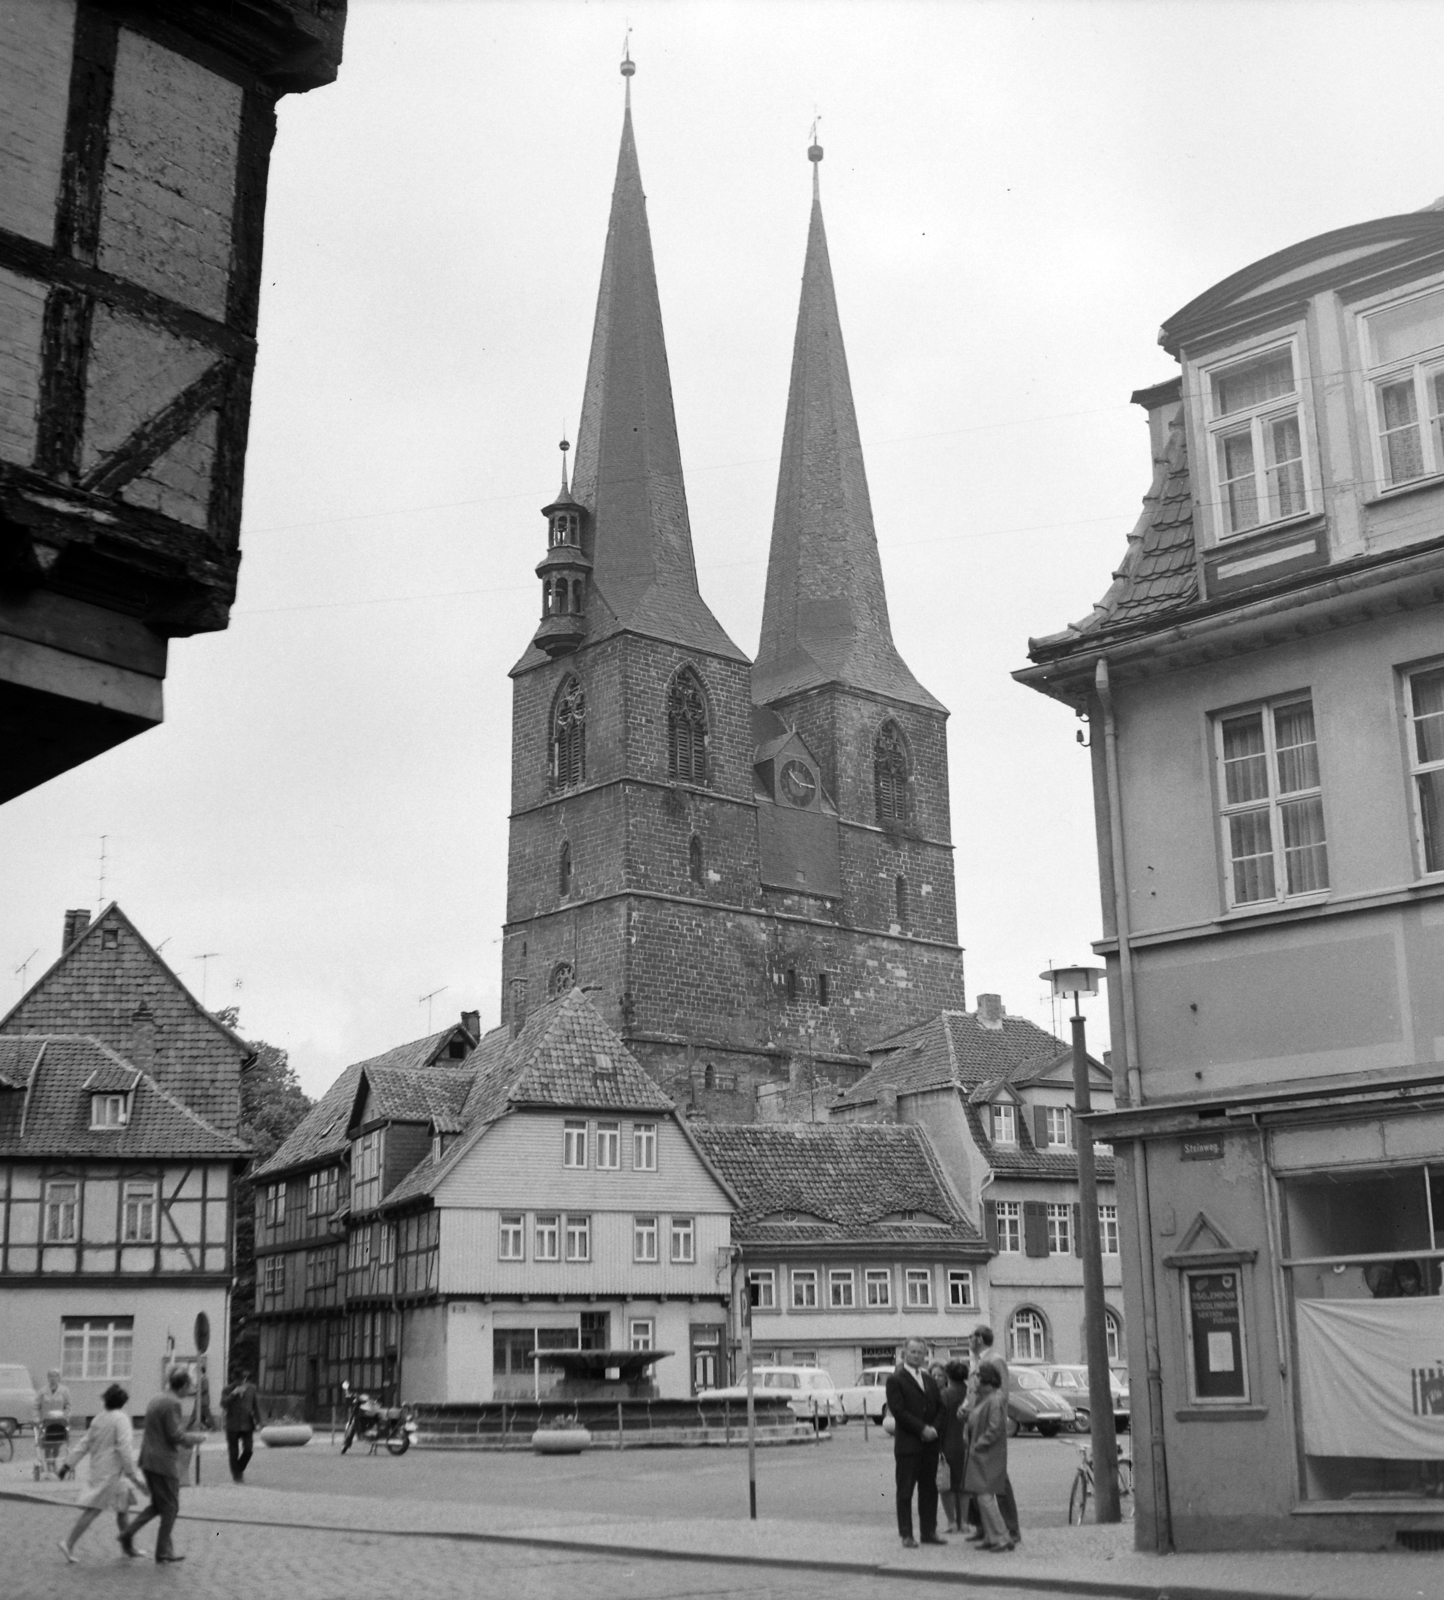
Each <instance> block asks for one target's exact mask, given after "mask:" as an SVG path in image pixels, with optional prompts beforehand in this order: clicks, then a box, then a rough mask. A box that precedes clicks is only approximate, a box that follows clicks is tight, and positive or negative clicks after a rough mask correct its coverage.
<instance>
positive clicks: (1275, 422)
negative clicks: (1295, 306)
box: [1208, 345, 1309, 534]
mask: <svg viewBox="0 0 1444 1600" xmlns="http://www.w3.org/2000/svg"><path fill="white" fill-rule="evenodd" d="M1208 401H1209V432H1210V436H1211V439H1212V445H1213V459H1214V472H1215V476H1216V481H1217V484H1218V497H1219V505H1220V513H1221V517H1222V524H1221V531H1222V532H1223V533H1225V534H1230V533H1246V532H1248V530H1249V529H1250V528H1259V527H1262V526H1264V524H1266V523H1270V522H1280V521H1282V520H1283V519H1284V518H1286V517H1296V516H1298V515H1300V514H1301V513H1302V512H1305V511H1307V510H1308V509H1309V502H1308V485H1307V475H1306V473H1305V470H1304V445H1303V423H1302V416H1301V412H1300V405H1299V385H1298V375H1297V373H1296V371H1295V366H1294V351H1293V347H1292V345H1280V346H1277V347H1275V348H1274V349H1272V350H1265V351H1263V352H1262V353H1261V354H1259V355H1252V356H1248V357H1246V358H1245V359H1244V360H1242V361H1234V362H1231V363H1230V364H1229V365H1228V366H1225V367H1217V368H1215V369H1214V370H1213V371H1212V372H1211V373H1210V374H1209V378H1208Z"/></svg>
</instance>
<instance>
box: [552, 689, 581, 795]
mask: <svg viewBox="0 0 1444 1600" xmlns="http://www.w3.org/2000/svg"><path fill="white" fill-rule="evenodd" d="M586 776H587V701H586V696H585V695H584V694H583V693H582V686H581V684H580V682H578V680H577V679H576V678H568V679H567V680H566V682H565V683H564V684H562V686H561V688H560V689H558V690H557V697H556V699H555V700H554V701H553V702H552V727H551V779H552V787H553V788H554V789H575V788H576V786H577V785H578V784H579V783H582V782H584V781H585V780H586Z"/></svg>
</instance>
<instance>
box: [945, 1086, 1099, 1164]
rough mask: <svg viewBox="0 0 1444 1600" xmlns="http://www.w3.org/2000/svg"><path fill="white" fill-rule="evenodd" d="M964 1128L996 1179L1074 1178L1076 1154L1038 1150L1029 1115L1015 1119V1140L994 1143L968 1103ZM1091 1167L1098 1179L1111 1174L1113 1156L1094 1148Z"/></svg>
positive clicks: (979, 1114)
mask: <svg viewBox="0 0 1444 1600" xmlns="http://www.w3.org/2000/svg"><path fill="white" fill-rule="evenodd" d="M963 1109H964V1112H965V1113H966V1115H967V1119H968V1131H969V1132H970V1133H971V1134H972V1136H973V1143H974V1144H976V1145H977V1147H978V1149H979V1150H980V1151H981V1152H982V1156H983V1159H984V1160H985V1161H986V1162H987V1163H988V1166H989V1167H990V1168H991V1169H992V1171H993V1175H994V1176H995V1177H999V1178H1069V1179H1072V1180H1073V1181H1074V1182H1076V1181H1077V1179H1078V1155H1077V1152H1076V1151H1073V1150H1054V1149H1051V1148H1050V1149H1047V1150H1040V1149H1039V1148H1038V1146H1037V1144H1036V1142H1035V1141H1034V1138H1033V1130H1032V1128H1031V1127H1029V1125H1028V1124H1029V1120H1030V1119H1029V1118H1027V1117H1022V1116H1020V1117H1019V1118H1018V1119H1017V1133H1018V1142H1017V1144H1015V1145H1011V1144H994V1143H993V1139H992V1135H991V1134H990V1133H989V1131H988V1125H987V1119H986V1118H985V1117H984V1116H983V1114H982V1110H981V1107H979V1106H976V1105H974V1104H972V1103H971V1102H968V1103H966V1104H965V1105H964V1108H963ZM1093 1166H1094V1170H1095V1172H1096V1173H1097V1175H1098V1176H1099V1177H1100V1178H1106V1179H1111V1178H1112V1177H1113V1157H1112V1156H1107V1155H1103V1154H1101V1153H1100V1152H1098V1151H1097V1150H1095V1151H1094V1153H1093Z"/></svg>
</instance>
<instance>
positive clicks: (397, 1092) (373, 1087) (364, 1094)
mask: <svg viewBox="0 0 1444 1600" xmlns="http://www.w3.org/2000/svg"><path fill="white" fill-rule="evenodd" d="M470 1091H471V1074H470V1073H469V1072H467V1071H465V1070H464V1068H463V1067H461V1066H460V1065H458V1066H457V1067H452V1068H450V1069H443V1068H441V1067H440V1064H438V1066H437V1067H435V1068H426V1067H421V1068H416V1067H378V1066H366V1067H363V1068H362V1069H361V1079H360V1082H359V1083H358V1084H357V1088H356V1116H355V1120H359V1119H360V1118H361V1117H362V1116H363V1115H364V1117H365V1120H366V1121H367V1122H376V1121H383V1120H384V1121H386V1122H427V1123H436V1124H438V1125H439V1124H441V1123H443V1122H444V1123H447V1124H450V1125H455V1124H456V1123H457V1122H458V1121H459V1118H460V1114H461V1109H462V1107H463V1106H464V1105H465V1104H466V1097H467V1095H468V1094H469V1093H470Z"/></svg>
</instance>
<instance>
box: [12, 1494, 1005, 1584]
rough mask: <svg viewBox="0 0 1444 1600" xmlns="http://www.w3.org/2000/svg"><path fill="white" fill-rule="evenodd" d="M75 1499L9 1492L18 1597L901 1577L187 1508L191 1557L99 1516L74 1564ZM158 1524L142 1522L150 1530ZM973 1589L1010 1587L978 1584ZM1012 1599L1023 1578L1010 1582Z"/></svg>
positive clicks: (184, 1545) (185, 1547) (184, 1526)
mask: <svg viewBox="0 0 1444 1600" xmlns="http://www.w3.org/2000/svg"><path fill="white" fill-rule="evenodd" d="M74 1515H75V1513H74V1510H73V1508H71V1507H68V1506H66V1507H61V1506H47V1505H39V1504H34V1503H25V1502H20V1501H0V1551H3V1560H4V1564H3V1568H0V1594H3V1595H4V1596H5V1597H6V1600H88V1597H90V1596H95V1597H97V1600H99V1597H104V1600H171V1597H174V1596H179V1595H186V1596H191V1595H197V1596H202V1597H204V1600H381V1597H385V1600H462V1597H465V1600H553V1597H561V1596H565V1597H567V1600H582V1597H584V1600H694V1597H695V1600H709V1597H713V1596H715V1597H718V1600H722V1597H726V1596H730V1595H741V1594H745V1595H747V1596H748V1597H749V1600H824V1597H825V1600H889V1597H890V1596H891V1595H892V1594H893V1593H896V1594H897V1596H898V1600H902V1597H903V1595H904V1593H905V1591H904V1589H903V1588H902V1586H901V1585H900V1584H896V1583H894V1582H890V1581H889V1580H887V1579H886V1578H881V1577H879V1576H877V1575H875V1574H869V1575H858V1576H856V1577H852V1576H847V1575H840V1574H837V1573H828V1572H809V1571H795V1572H793V1571H789V1572H783V1573H777V1572H772V1571H768V1570H766V1569H758V1568H756V1567H742V1566H730V1565H721V1564H718V1565H710V1566H709V1565H705V1564H703V1563H700V1562H696V1561H667V1560H652V1559H634V1558H630V1557H617V1556H599V1555H596V1554H592V1553H589V1552H581V1551H578V1552H559V1551H555V1550H546V1551H540V1550H535V1549H528V1548H522V1547H508V1546H500V1547H499V1546H495V1545H479V1544H475V1543H471V1542H466V1541H458V1540H456V1539H449V1538H446V1537H445V1536H444V1535H437V1536H429V1537H421V1538H417V1537H407V1536H400V1535H394V1534H376V1533H367V1532H362V1531H356V1532H327V1533H320V1532H315V1531H313V1530H308V1529H300V1528H286V1527H249V1526H241V1525H236V1524H227V1523H223V1522H205V1521H193V1520H191V1519H190V1518H188V1517H187V1518H183V1519H182V1521H181V1522H180V1524H179V1525H178V1526H177V1529H176V1547H177V1549H178V1550H182V1551H184V1552H185V1555H186V1560H185V1562H184V1563H182V1564H180V1565H176V1566H170V1567H157V1566H156V1565H155V1563H154V1562H152V1561H127V1560H126V1559H125V1557H123V1556H121V1555H120V1554H119V1552H118V1551H117V1548H116V1544H115V1537H114V1525H113V1523H111V1522H110V1519H108V1518H102V1519H100V1520H99V1521H97V1522H96V1523H95V1524H94V1525H93V1526H92V1527H91V1528H90V1529H89V1530H88V1531H87V1532H86V1534H85V1536H84V1538H83V1539H82V1540H81V1542H80V1545H79V1546H78V1548H77V1551H76V1554H77V1555H78V1556H79V1558H80V1560H79V1563H78V1564H77V1565H75V1566H67V1565H66V1563H65V1561H64V1560H63V1559H62V1557H61V1555H60V1552H59V1551H58V1550H57V1549H56V1547H55V1546H56V1540H57V1539H59V1538H61V1537H62V1536H63V1535H64V1534H65V1533H66V1532H67V1531H68V1530H69V1528H70V1526H71V1524H72V1522H73V1520H74ZM153 1531H154V1530H153V1529H147V1530H145V1532H143V1533H142V1534H141V1539H140V1542H141V1544H142V1545H148V1544H149V1543H150V1539H149V1535H150V1534H151V1533H152V1532H153ZM968 1593H969V1596H970V1597H971V1600H1002V1592H1001V1591H989V1590H984V1589H979V1588H971V1589H970V1590H969V1591H968ZM1008 1594H1009V1596H1010V1597H1011V1600H1021V1597H1020V1596H1019V1592H1018V1591H1017V1590H1016V1589H1014V1590H1010V1591H1008Z"/></svg>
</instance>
